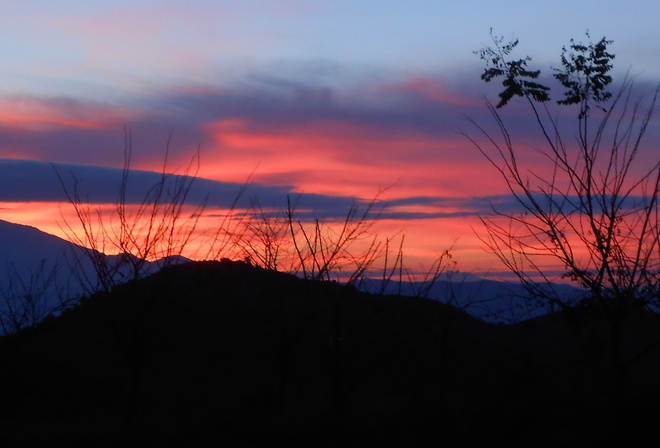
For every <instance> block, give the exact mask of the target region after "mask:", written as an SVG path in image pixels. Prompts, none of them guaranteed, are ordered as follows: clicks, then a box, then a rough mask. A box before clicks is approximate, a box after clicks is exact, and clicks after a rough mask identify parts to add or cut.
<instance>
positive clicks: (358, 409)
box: [0, 261, 660, 447]
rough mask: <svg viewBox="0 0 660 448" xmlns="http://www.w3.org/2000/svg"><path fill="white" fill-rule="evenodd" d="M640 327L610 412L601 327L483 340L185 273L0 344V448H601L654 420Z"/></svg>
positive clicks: (158, 277) (479, 326)
mask: <svg viewBox="0 0 660 448" xmlns="http://www.w3.org/2000/svg"><path fill="white" fill-rule="evenodd" d="M576 313H578V312H577V311H576ZM644 316H646V315H644ZM646 317H647V318H648V319H646V320H645V321H644V325H640V324H636V325H633V326H632V327H630V328H629V327H627V328H628V329H629V330H631V329H634V330H635V331H637V332H638V334H637V335H636V336H635V337H636V339H626V341H627V342H626V344H628V345H627V346H626V353H630V355H629V354H626V356H631V357H632V356H633V354H634V355H635V356H636V357H637V358H639V361H636V362H635V363H633V364H632V367H630V368H628V369H627V370H626V374H627V377H626V380H625V385H626V388H625V397H624V399H623V400H618V399H617V400H614V399H612V397H613V395H612V393H611V391H612V386H611V378H612V375H611V368H610V365H611V363H609V361H608V359H607V356H605V355H603V353H606V352H607V351H603V350H602V347H601V345H600V344H602V343H604V342H603V341H606V338H605V336H607V334H608V331H607V328H603V326H602V325H601V324H598V325H595V326H594V328H596V329H595V330H593V331H592V328H591V326H590V325H591V324H587V323H582V320H581V319H580V318H579V317H578V318H574V319H572V320H570V319H569V320H567V319H565V318H564V317H561V316H558V315H555V316H546V317H544V318H541V319H537V320H532V321H529V322H526V323H525V324H524V325H523V324H521V325H518V326H501V325H500V326H498V325H492V324H487V323H484V322H482V321H479V320H477V319H474V318H472V317H470V316H468V315H467V314H465V313H463V312H461V311H459V310H456V309H454V308H451V307H449V306H444V305H442V304H439V303H438V302H435V301H430V300H422V299H414V298H405V297H394V296H384V297H382V296H377V295H369V294H365V293H361V292H359V291H357V290H356V289H354V288H351V287H345V286H342V285H339V284H336V283H329V282H310V281H304V280H301V279H298V278H296V277H293V276H290V275H285V274H281V273H277V272H274V271H267V270H262V269H258V268H254V267H252V266H250V265H247V264H245V263H242V262H230V261H223V262H203V263H189V264H185V265H180V266H176V267H172V268H168V269H165V270H163V271H161V272H159V273H158V274H155V275H152V276H150V277H148V278H146V279H143V280H140V281H137V282H131V283H128V284H125V285H122V286H119V287H116V288H115V289H114V290H113V291H112V293H110V294H101V295H96V296H93V297H91V298H88V299H86V300H85V301H84V302H83V303H82V304H81V305H80V306H78V307H76V308H74V309H71V310H69V311H67V312H66V313H64V314H63V315H62V316H60V317H58V318H49V319H47V320H46V321H45V322H43V324H41V325H39V326H38V327H35V328H32V329H29V330H25V331H22V332H20V333H18V334H15V335H13V336H10V337H6V338H4V339H2V340H0V359H2V368H1V370H0V412H1V413H0V438H1V440H0V444H1V446H46V445H48V446H51V445H54V444H56V442H58V441H61V442H66V444H67V446H95V447H99V446H127V445H128V444H129V443H131V444H132V443H136V442H139V443H140V444H142V445H146V446H150V445H153V446H275V445H281V444H285V445H286V446H301V447H303V446H304V447H314V446H375V445H382V444H385V443H386V442H388V443H387V444H388V445H390V446H391V445H395V446H396V445H401V446H438V445H439V444H443V443H450V444H451V445H452V446H453V445H455V444H457V443H459V442H460V443H461V444H464V443H468V442H472V443H486V442H492V441H503V442H507V443H509V444H510V445H521V446H522V445H525V446H550V445H553V444H555V443H557V442H559V441H562V440H565V438H566V437H570V438H571V440H575V441H582V442H585V443H586V442H590V441H594V440H595V439H597V440H600V441H604V440H606V439H607V438H608V437H610V436H611V435H612V434H614V433H622V432H624V431H625V430H628V429H629V428H630V427H631V426H628V424H627V422H628V421H629V420H630V421H634V422H635V428H636V429H635V434H637V435H640V434H642V433H643V430H644V429H645V428H647V427H646V426H644V425H645V422H652V421H653V420H654V419H657V417H659V416H660V412H658V410H657V407H656V406H654V403H655V402H656V401H657V398H659V397H660V393H659V391H660V387H658V386H659V384H658V380H657V373H658V372H660V369H658V362H657V360H658V349H657V347H656V346H655V345H654V344H653V341H654V340H655V339H653V338H654V337H656V338H658V340H660V337H659V335H660V331H658V332H656V331H655V330H656V329H658V328H660V327H659V325H658V323H657V322H656V321H655V320H654V319H655V316H646ZM635 319H637V321H639V322H641V321H640V320H639V319H638V318H635ZM592 320H593V319H592ZM637 321H636V322H637ZM574 322H577V323H574ZM584 322H591V321H590V320H584ZM642 327H643V328H642ZM642 330H643V333H639V331H642ZM639 347H643V348H644V352H643V353H642V352H641V351H640V350H638V348H639ZM638 355H639V356H638ZM617 397H618V396H617ZM613 422H616V423H617V425H613V424H612V423H613ZM648 429H649V431H651V430H653V427H650V428H648Z"/></svg>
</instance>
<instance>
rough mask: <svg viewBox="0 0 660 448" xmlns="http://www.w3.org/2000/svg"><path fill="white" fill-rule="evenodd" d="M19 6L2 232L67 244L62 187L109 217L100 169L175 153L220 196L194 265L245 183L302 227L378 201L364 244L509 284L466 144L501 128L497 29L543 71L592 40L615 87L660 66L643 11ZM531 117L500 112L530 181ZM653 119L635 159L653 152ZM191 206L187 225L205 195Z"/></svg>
mask: <svg viewBox="0 0 660 448" xmlns="http://www.w3.org/2000/svg"><path fill="white" fill-rule="evenodd" d="M10 3H11V4H10V5H6V9H5V14H4V17H3V18H2V19H0V22H2V24H3V30H4V31H3V32H4V33H5V35H6V37H7V38H6V39H5V40H4V42H3V43H2V44H0V48H2V49H3V55H4V57H5V58H6V62H5V64H4V65H5V66H6V67H7V70H6V71H4V72H3V74H2V75H1V78H2V83H0V159H2V160H0V169H3V170H4V171H3V173H5V174H4V176H3V177H2V178H0V184H2V197H0V201H2V202H0V219H3V220H7V221H11V222H15V223H20V224H27V225H32V226H35V227H37V228H39V229H41V230H43V231H45V232H48V233H51V234H54V235H57V236H60V237H65V238H67V237H71V232H72V231H73V232H74V233H76V234H78V232H80V231H81V228H80V226H79V223H76V216H75V214H74V210H73V209H72V207H71V204H70V203H68V202H67V201H66V198H65V197H63V196H62V194H61V193H62V191H61V190H62V188H63V187H64V188H66V187H67V185H68V186H69V187H72V186H73V184H74V183H75V182H77V181H79V180H80V179H81V178H82V177H84V176H87V177H85V179H87V180H85V181H81V182H80V187H81V188H82V189H83V190H85V191H87V192H88V194H90V195H92V196H93V195H97V194H98V193H99V191H100V190H101V189H102V190H103V193H104V194H103V198H99V199H96V200H97V201H98V202H94V201H92V202H94V205H93V207H97V205H96V204H100V205H98V207H100V208H99V210H103V213H102V214H107V216H108V217H110V216H111V214H112V213H113V211H114V208H113V205H112V201H113V198H115V197H116V194H117V193H116V191H117V190H113V188H115V187H113V185H117V184H116V183H114V184H113V182H114V180H111V178H110V177H108V178H107V179H106V178H103V182H101V175H100V174H99V173H101V171H94V170H95V169H97V168H98V169H106V168H107V169H109V168H121V167H122V166H123V163H124V159H123V156H124V150H125V149H126V148H127V145H129V144H130V148H131V150H132V154H131V155H132V159H131V168H134V169H139V170H143V171H155V172H160V170H161V169H162V168H163V161H164V158H165V154H167V164H166V165H165V170H166V171H168V172H172V173H178V174H181V173H183V172H185V171H186V170H188V169H189V170H190V171H189V174H193V175H195V176H196V177H197V178H198V180H200V181H203V182H201V183H199V185H203V187H200V188H202V189H203V188H208V189H209V190H208V191H211V190H213V193H212V194H211V195H210V199H209V203H208V205H207V206H206V208H205V210H204V212H203V213H202V214H201V217H200V218H199V221H198V222H197V226H198V227H197V228H196V230H195V232H196V237H195V238H194V239H193V240H191V242H190V248H189V249H187V252H186V255H187V256H191V257H198V258H199V257H201V258H203V257H204V256H203V255H198V254H201V253H202V252H204V251H205V249H204V248H208V247H209V244H211V243H209V240H208V239H207V240H205V239H204V238H205V237H206V238H208V236H209V235H211V234H212V233H213V231H214V229H216V230H217V218H218V216H223V215H224V214H226V213H228V209H229V206H230V205H231V200H232V195H234V194H236V191H237V188H238V186H240V185H241V184H243V183H248V184H250V185H251V187H249V188H248V190H247V192H246V193H245V197H244V201H245V202H244V203H242V204H241V205H240V207H237V208H236V210H233V211H232V212H236V213H237V216H239V215H240V216H242V214H243V213H246V211H247V210H249V209H250V205H252V206H254V204H256V203H259V205H260V206H261V207H264V208H265V209H268V210H271V211H279V212H282V211H283V210H284V207H285V206H286V204H287V197H289V198H295V197H297V196H298V195H300V197H301V198H302V199H301V207H302V211H303V212H304V213H303V214H302V218H301V220H303V221H305V222H314V219H315V217H319V219H320V220H321V221H323V222H327V223H331V222H333V220H334V221H336V222H341V219H342V217H344V216H345V214H346V213H347V211H348V209H349V207H350V205H351V204H352V203H358V204H360V205H361V206H365V205H367V204H369V203H370V201H372V200H374V201H375V202H376V203H377V204H379V205H382V206H383V209H382V211H381V215H380V216H378V217H377V218H376V222H375V223H374V225H373V227H372V228H371V229H372V231H373V232H374V234H378V235H379V236H380V237H382V238H383V240H384V241H387V240H388V239H389V238H395V237H400V236H403V235H405V254H406V256H407V260H409V263H410V266H411V268H412V267H413V266H414V269H415V270H420V271H422V270H423V269H424V266H429V265H430V264H432V262H433V261H434V259H436V258H437V257H438V255H439V254H441V253H443V251H445V250H450V251H451V253H452V255H453V260H454V261H455V262H456V263H457V266H456V268H458V269H461V270H465V271H473V272H479V273H497V272H502V271H503V270H504V268H503V266H502V265H501V263H499V261H498V260H497V258H496V257H495V256H493V255H492V254H489V253H487V251H486V249H485V246H484V244H483V241H482V240H481V239H480V237H482V236H483V232H484V231H485V230H484V227H483V225H482V223H481V221H480V219H479V218H480V216H485V215H488V214H489V213H491V209H490V203H491V202H498V201H499V202H500V203H501V204H505V206H508V205H509V202H508V201H510V198H509V197H508V196H507V195H509V194H510V191H509V190H508V189H507V187H506V184H505V183H504V182H503V181H502V176H501V174H500V173H498V172H497V170H496V169H494V167H493V166H492V165H491V164H490V163H489V162H488V161H487V160H486V158H485V157H484V155H483V154H482V153H481V152H480V151H479V149H478V148H477V147H476V146H475V145H474V144H473V143H472V142H470V140H469V139H468V138H467V136H469V137H471V138H474V139H476V140H477V141H478V142H482V143H484V144H486V143H487V139H486V137H485V136H484V135H481V134H480V131H479V130H478V128H477V127H476V126H475V123H477V124H478V125H479V126H484V127H485V128H486V129H488V130H489V131H491V132H493V134H497V132H498V130H497V127H496V126H493V125H494V123H493V120H492V117H491V116H490V115H489V113H488V110H487V107H486V101H487V100H488V101H495V100H496V99H497V96H496V95H497V89H496V88H497V86H493V85H486V84H484V83H483V82H482V81H481V80H480V79H479V77H480V75H481V72H482V70H483V67H482V66H481V65H480V63H479V61H478V58H477V57H475V55H474V54H472V52H473V51H474V50H477V49H479V48H481V47H482V46H483V45H485V44H489V35H488V31H489V28H490V27H494V28H495V31H496V32H497V33H500V34H503V35H505V36H515V37H518V38H520V41H521V47H522V48H523V50H522V51H523V52H528V53H529V54H531V55H532V56H534V63H535V64H538V66H539V68H543V69H544V72H546V73H551V69H550V67H551V66H552V65H553V64H554V65H555V66H556V65H557V64H558V56H559V54H560V50H561V47H562V45H565V44H566V43H567V42H568V41H569V39H570V38H572V37H576V38H579V37H581V36H583V35H584V31H585V30H586V29H589V30H590V32H591V34H592V35H593V36H597V37H600V36H601V35H604V34H606V35H607V36H608V37H610V38H612V39H614V42H615V45H614V47H615V48H614V52H615V53H617V59H616V64H615V65H616V66H617V67H618V69H617V70H618V72H617V76H622V75H623V74H624V73H625V70H627V69H628V68H629V67H631V66H632V72H633V74H634V75H635V76H636V77H637V81H636V82H637V84H636V86H638V87H639V88H640V89H641V90H640V91H643V89H645V88H647V87H649V86H653V85H654V83H655V82H656V80H657V78H658V76H659V75H660V65H659V64H658V63H657V61H655V59H654V58H649V57H645V58H640V57H639V55H640V54H643V55H648V54H654V53H653V52H654V51H655V50H656V49H655V46H656V45H657V40H658V39H657V38H658V37H660V35H659V33H660V32H659V31H658V28H657V26H656V24H655V22H654V21H649V18H650V17H658V16H660V6H658V5H656V4H655V3H653V2H646V3H643V5H642V3H640V4H639V5H636V7H630V8H623V7H619V6H617V7H616V8H615V7H612V9H608V8H603V7H596V6H595V4H594V7H593V11H594V14H592V15H589V16H587V15H576V16H572V15H570V16H569V15H567V14H565V13H564V12H562V11H565V10H566V8H571V7H573V3H572V2H563V1H562V2H559V3H557V4H554V6H553V8H551V9H552V11H549V10H548V8H547V7H543V8H542V7H541V6H536V7H535V6H530V5H529V4H527V3H526V4H525V10H526V12H525V17H524V20H522V19H523V17H521V16H520V12H519V11H520V9H519V7H520V4H519V3H520V2H513V3H512V4H511V5H510V6H506V7H503V8H498V10H499V11H494V10H493V8H492V7H490V6H489V7H486V3H484V2H477V3H474V4H470V6H459V5H454V6H447V5H441V2H415V3H414V4H413V3H410V4H403V3H400V2H391V1H385V2H372V1H367V2H359V5H358V4H354V3H350V2H334V3H332V4H322V3H318V4H317V3H313V4H312V3H305V2H299V1H283V2H273V3H271V2H262V1H256V0H255V1H248V2H241V4H240V5H241V6H237V5H238V3H231V2H224V1H222V2H206V1H193V2H192V3H191V4H190V5H189V6H186V7H182V6H180V5H178V4H177V3H176V2H170V1H149V2H146V1H138V2H131V3H127V2H118V3H117V5H116V6H110V5H109V4H108V2H100V1H90V2H87V3H85V5H84V6H82V4H81V5H77V6H76V5H74V4H71V5H69V6H67V7H65V8H62V9H57V11H55V10H53V9H52V8H50V7H48V8H45V9H43V10H36V8H34V7H33V6H32V7H30V6H27V4H23V3H19V2H10ZM587 3H589V2H587ZM275 5H277V6H275ZM615 9H616V11H615ZM553 17H554V19H553ZM612 17H617V20H616V21H611V20H609V19H610V18H612ZM555 19H556V20H555ZM560 19H561V20H560ZM18 23H20V25H17V24H18ZM631 24H635V25H634V26H632V25H631ZM340 30H341V31H340ZM493 84H494V83H493ZM524 106H525V105H524V104H521V103H515V104H513V105H511V107H510V108H509V109H508V110H507V112H506V114H507V115H506V120H507V126H508V127H509V129H510V130H511V132H512V134H513V135H514V136H515V138H516V140H515V144H516V145H518V146H517V147H518V148H523V149H522V151H521V154H522V156H521V158H520V160H521V163H526V164H527V165H526V166H529V167H531V168H532V169H533V170H535V171H536V172H541V171H542V170H544V169H546V165H547V160H546V159H544V158H543V157H542V156H540V155H539V151H538V149H539V148H540V147H542V145H543V144H544V142H543V136H542V135H540V134H539V133H538V132H535V131H533V129H534V126H535V121H534V117H532V116H531V115H530V114H529V112H528V111H527V110H526V109H524ZM560 118H562V119H563V118H564V117H560ZM567 121H568V120H567ZM657 123H658V122H657V119H656V120H655V121H653V123H652V124H653V125H654V126H653V129H652V130H650V131H649V137H648V142H647V145H646V146H645V147H644V149H643V151H646V153H645V154H650V153H651V152H652V151H654V150H655V151H657V145H658V144H659V143H660V131H658V126H657ZM129 135H130V139H129ZM567 136H568V138H569V139H571V138H574V136H575V131H574V130H572V129H568V130H567ZM498 137H499V136H498ZM197 157H199V159H198V158H197ZM4 159H8V160H11V162H12V163H11V164H7V163H5V162H6V160H4ZM32 162H44V165H39V166H37V165H32V164H31V163H32ZM3 163H5V165H3ZM50 163H53V164H56V165H54V168H55V170H50V171H49V168H48V167H47V166H46V165H45V164H50ZM197 163H199V165H197ZM74 165H75V166H76V167H77V168H76V169H79V170H80V171H79V174H76V175H75V176H73V175H72V176H71V177H68V178H66V179H67V180H66V182H69V183H68V184H65V185H62V184H61V183H60V182H59V181H58V178H57V176H55V172H56V170H58V171H57V173H58V175H60V176H62V175H67V173H68V172H69V171H70V168H69V167H70V166H74ZM3 166H4V167H3ZM90 170H91V171H90ZM37 172H38V173H42V174H40V175H39V176H40V177H39V178H33V177H26V176H34V175H36V174H34V173H37ZM530 172H531V171H530ZM30 173H32V174H30ZM43 173H46V174H43ZM77 173H78V172H77ZM83 173H87V174H83ZM79 176H80V177H79ZM136 176H137V178H139V179H142V177H140V176H146V175H144V174H139V173H138V174H136ZM112 179H116V177H113V178H112ZM144 179H146V177H144ZM61 180H62V179H60V181H61ZM106 180H107V182H106ZM144 182H147V180H144ZM196 194H197V195H196V196H195V197H194V200H193V201H192V202H191V203H190V205H189V209H186V213H187V215H186V216H188V215H191V214H192V213H193V210H195V206H196V205H197V204H199V203H200V202H202V201H203V200H204V192H203V191H199V192H198V193H196ZM305 201H308V202H305ZM315 201H316V202H315ZM136 202H137V201H136ZM133 205H134V204H131V206H133ZM67 224H68V225H71V226H72V229H70V230H68V231H65V230H64V229H66V228H67V227H66V226H67ZM234 225H239V226H247V225H248V224H247V221H240V222H238V221H237V223H235V224H234ZM207 252H208V251H207ZM236 253H238V252H236ZM555 268H558V266H555V265H551V264H550V265H548V269H555Z"/></svg>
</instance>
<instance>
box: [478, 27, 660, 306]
mask: <svg viewBox="0 0 660 448" xmlns="http://www.w3.org/2000/svg"><path fill="white" fill-rule="evenodd" d="M494 43H495V46H494V47H488V48H486V49H483V50H481V51H480V52H478V54H479V55H480V56H481V58H482V59H483V60H485V61H486V63H487V68H486V71H485V73H484V75H483V76H482V79H484V80H485V81H490V80H491V79H493V78H495V77H497V76H504V77H505V81H504V82H503V85H504V86H505V87H506V89H505V90H504V91H503V92H502V93H501V94H500V98H501V101H500V102H499V104H497V105H496V106H493V105H492V104H488V109H489V111H490V112H491V115H492V117H493V119H494V121H495V123H496V126H497V127H496V129H497V132H498V133H499V137H498V136H497V135H494V133H491V132H489V131H487V130H486V129H485V128H484V127H482V126H481V125H479V124H477V123H476V122H474V121H473V124H475V125H476V127H477V129H478V130H479V131H480V133H481V136H482V137H485V139H478V138H475V137H473V136H469V135H467V134H466V135H467V136H468V138H469V139H470V140H471V141H472V142H473V143H474V144H475V145H476V146H477V148H478V149H479V150H480V151H481V152H482V154H484V156H485V157H486V158H487V159H488V161H489V162H490V163H491V164H492V165H493V166H494V167H495V168H496V169H497V170H498V172H499V173H500V174H501V176H502V178H503V179H504V181H505V183H506V186H507V187H508V190H509V192H510V194H511V195H512V197H513V198H514V199H515V202H516V203H517V205H518V207H519V210H521V211H520V212H519V213H516V212H512V211H510V210H504V209H499V208H498V207H497V206H494V207H493V214H492V215H491V216H486V217H484V218H483V219H482V221H483V223H484V224H485V226H486V229H487V232H486V236H484V237H483V238H482V240H483V241H484V242H485V243H486V245H487V247H488V248H489V249H490V250H491V251H492V252H493V253H495V254H496V255H497V256H498V257H499V258H500V260H502V262H503V263H504V264H505V265H506V266H507V267H508V268H509V269H510V270H511V271H512V272H513V273H515V274H516V275H517V276H518V278H519V279H520V280H521V281H523V282H524V283H525V284H526V285H528V286H529V287H530V288H531V289H532V290H533V291H534V292H535V293H537V294H541V295H543V296H544V297H545V298H546V299H548V300H551V301H552V302H553V303H556V304H558V305H560V306H562V305H564V302H563V301H562V300H561V298H559V297H553V296H552V293H551V292H550V291H548V290H547V289H539V288H538V287H537V285H538V283H537V282H536V281H535V280H536V279H537V278H538V277H541V278H545V276H546V274H545V271H544V269H545V268H546V267H547V266H544V261H546V260H547V259H548V257H549V258H550V259H551V260H554V261H558V262H559V263H560V264H561V266H562V267H563V268H564V269H565V270H566V273H565V276H566V277H568V278H570V279H571V280H574V281H575V282H577V283H578V284H579V285H580V286H582V287H584V288H586V289H587V290H588V291H589V292H590V294H591V297H592V299H593V300H595V301H599V302H603V301H610V300H611V299H616V300H617V301H619V302H629V301H635V302H641V303H643V304H644V305H647V306H653V307H656V306H657V305H658V303H657V302H658V298H659V297H658V285H659V282H658V280H659V275H660V246H659V236H658V235H659V231H660V221H659V219H658V218H659V212H658V199H659V198H658V196H659V193H660V157H658V153H657V151H656V152H655V153H653V152H652V151H649V149H648V148H644V146H643V137H644V136H645V134H646V131H647V128H648V126H649V124H650V123H651V120H652V118H653V114H654V110H655V104H656V99H657V96H658V90H657V89H656V90H655V92H653V93H652V95H651V96H650V97H648V98H647V99H648V101H647V103H646V104H644V102H643V101H641V100H638V101H635V100H634V98H633V90H632V88H633V85H632V81H631V80H630V79H628V78H626V79H625V80H624V82H623V85H622V87H621V89H620V91H619V93H618V94H616V95H614V96H612V95H611V94H610V93H609V92H607V91H606V90H605V88H606V86H607V85H609V84H610V82H611V77H610V76H609V75H608V72H609V70H610V69H611V67H612V65H611V64H610V62H611V59H612V58H613V57H614V55H612V54H610V53H608V51H607V46H608V44H610V43H611V41H608V40H606V39H605V38H603V39H601V40H600V41H599V42H597V43H595V44H594V43H589V44H587V45H584V44H577V43H575V41H571V46H570V51H569V50H567V49H566V48H564V49H563V51H562V56H561V61H562V66H563V69H555V71H556V73H555V75H554V76H555V78H556V79H557V80H558V81H559V82H560V83H561V85H562V86H563V87H565V88H566V89H567V90H566V92H565V95H564V98H563V99H561V100H559V101H557V103H558V104H559V105H571V104H575V105H577V106H578V109H579V110H578V113H577V117H576V122H575V124H576V127H575V128H574V131H573V133H572V135H569V138H567V137H566V135H565V132H563V130H562V129H561V127H560V123H559V119H558V118H556V117H555V116H554V115H553V111H551V110H550V108H549V107H548V105H547V104H548V101H549V99H550V97H549V94H548V92H549V88H547V87H545V86H543V85H541V84H539V83H537V82H528V81H527V80H525V78H534V79H535V78H536V77H538V75H539V71H530V70H527V69H526V63H527V62H528V61H530V60H531V59H530V58H529V57H527V58H525V59H521V60H517V61H515V60H513V61H512V60H509V59H508V57H509V55H510V53H511V52H512V50H513V49H514V48H515V46H516V45H517V41H514V42H510V43H509V44H506V45H503V44H502V39H501V38H500V39H498V38H494ZM521 67H523V69H521ZM515 96H518V97H521V98H523V100H524V101H525V102H526V103H527V105H528V106H529V108H530V111H531V113H532V116H533V117H534V119H535V121H536V124H537V130H538V131H540V135H541V137H542V147H540V148H535V149H536V150H537V151H538V153H539V154H540V155H541V156H542V157H543V158H544V159H545V161H546V162H545V167H544V168H542V169H534V168H533V167H531V166H529V165H526V164H525V162H524V161H523V157H522V155H523V153H524V151H525V148H523V147H521V145H520V144H518V143H517V142H516V141H515V139H514V137H515V136H513V135H512V134H511V133H510V131H509V127H508V126H507V124H506V123H505V120H504V117H503V116H502V115H501V113H500V112H499V109H500V108H501V107H503V106H505V105H506V104H507V103H508V102H509V100H511V99H512V98H513V97H515ZM600 105H603V106H607V108H605V107H600ZM593 106H599V109H600V111H601V117H599V118H596V117H593V115H594V113H593V111H592V109H593Z"/></svg>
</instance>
